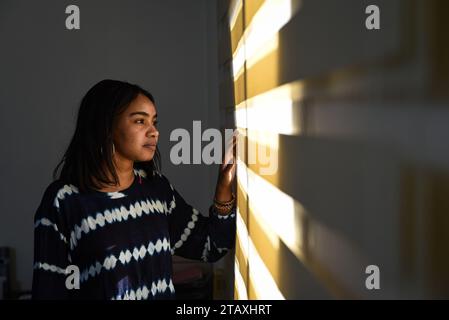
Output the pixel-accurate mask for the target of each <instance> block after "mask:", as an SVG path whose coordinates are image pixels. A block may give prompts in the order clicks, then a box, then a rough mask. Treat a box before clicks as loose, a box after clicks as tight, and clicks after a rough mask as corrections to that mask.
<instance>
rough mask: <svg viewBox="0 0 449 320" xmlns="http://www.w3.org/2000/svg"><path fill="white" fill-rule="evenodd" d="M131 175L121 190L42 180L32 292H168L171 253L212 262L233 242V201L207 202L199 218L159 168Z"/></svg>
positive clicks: (44, 295) (137, 295)
mask: <svg viewBox="0 0 449 320" xmlns="http://www.w3.org/2000/svg"><path fill="white" fill-rule="evenodd" d="M134 176H135V178H134V181H133V183H132V185H131V186H130V187H128V188H127V189H125V190H122V191H119V192H100V191H95V190H92V191H91V192H84V193H81V192H79V190H78V188H77V187H76V186H74V185H71V184H64V183H62V182H61V181H60V180H56V181H54V182H52V183H51V184H50V185H49V186H48V187H47V189H46V190H45V193H44V195H43V197H42V201H41V203H40V205H39V207H38V209H37V212H36V214H35V222H34V227H35V229H34V230H35V231H34V238H35V240H34V241H35V243H34V270H33V288H32V295H33V298H34V299H173V298H174V297H175V289H174V286H173V282H172V255H173V254H176V255H179V256H182V257H185V258H190V259H196V260H203V261H206V262H215V261H217V260H218V259H220V258H221V257H223V256H224V255H225V254H226V252H227V251H228V249H230V248H232V247H233V246H234V243H235V215H236V212H235V208H234V209H233V211H232V212H231V214H229V215H226V216H222V215H219V214H218V213H217V212H215V210H214V207H213V206H211V207H210V208H209V217H205V216H203V215H202V214H200V213H199V212H198V211H197V210H196V209H195V208H193V207H192V206H190V205H189V204H188V203H187V202H186V201H185V200H184V199H183V198H182V197H181V195H180V194H179V193H178V192H177V191H176V189H175V188H173V186H172V185H171V184H170V182H169V181H168V179H167V178H166V177H165V176H164V175H162V174H160V173H159V172H155V173H152V174H151V175H147V174H146V172H145V171H143V170H137V169H134ZM77 271H79V273H77ZM77 274H79V281H77ZM76 284H79V288H78V289H77V288H76Z"/></svg>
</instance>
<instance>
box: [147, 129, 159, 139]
mask: <svg viewBox="0 0 449 320" xmlns="http://www.w3.org/2000/svg"><path fill="white" fill-rule="evenodd" d="M149 136H150V137H156V138H157V137H159V130H157V128H156V127H155V126H152V127H151V128H150V130H149Z"/></svg>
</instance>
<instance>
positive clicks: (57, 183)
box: [40, 179, 79, 210]
mask: <svg viewBox="0 0 449 320" xmlns="http://www.w3.org/2000/svg"><path fill="white" fill-rule="evenodd" d="M78 192H79V191H78V188H77V187H76V186H74V185H73V184H70V183H67V182H65V181H63V180H60V179H57V180H54V181H52V182H51V183H50V184H48V185H47V187H46V188H45V190H44V192H43V195H42V199H41V203H40V207H43V208H45V209H47V210H48V209H50V208H52V207H53V208H54V209H56V210H59V203H60V201H61V200H63V199H64V198H65V197H66V196H67V195H71V194H74V193H78Z"/></svg>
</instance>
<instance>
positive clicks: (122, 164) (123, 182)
mask: <svg viewBox="0 0 449 320" xmlns="http://www.w3.org/2000/svg"><path fill="white" fill-rule="evenodd" d="M117 158H118V157H114V159H113V163H114V167H115V172H116V173H117V178H118V184H117V185H115V186H109V185H103V184H101V185H102V186H103V187H102V188H101V189H99V190H100V191H102V192H115V191H119V190H123V189H127V188H128V187H129V186H131V184H132V183H133V181H134V171H133V169H134V162H133V161H131V160H127V159H126V160H125V159H122V160H120V159H117ZM108 175H109V176H108V178H109V179H110V180H112V175H111V174H110V173H108Z"/></svg>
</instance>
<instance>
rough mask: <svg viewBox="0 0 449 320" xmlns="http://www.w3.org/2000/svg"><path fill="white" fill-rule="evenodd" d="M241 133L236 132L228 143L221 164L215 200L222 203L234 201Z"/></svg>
mask: <svg viewBox="0 0 449 320" xmlns="http://www.w3.org/2000/svg"><path fill="white" fill-rule="evenodd" d="M238 135H239V132H238V131H237V130H235V131H234V134H233V135H232V139H230V141H228V142H227V143H226V146H225V152H224V154H223V161H222V163H221V164H220V171H219V173H218V181H217V187H216V189H215V199H216V200H217V201H220V202H227V201H230V200H231V199H232V183H233V181H234V177H235V171H236V168H237V152H236V150H237V139H238Z"/></svg>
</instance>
